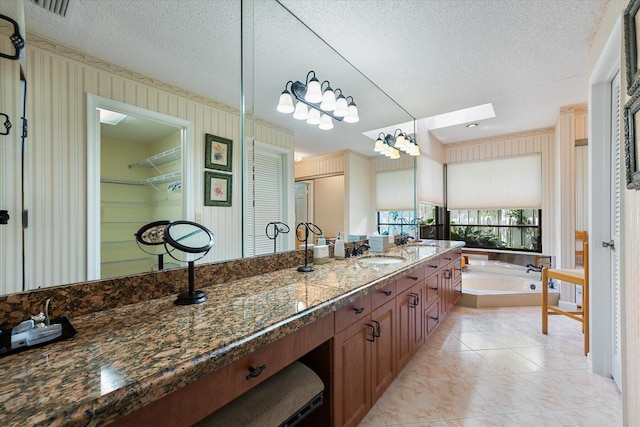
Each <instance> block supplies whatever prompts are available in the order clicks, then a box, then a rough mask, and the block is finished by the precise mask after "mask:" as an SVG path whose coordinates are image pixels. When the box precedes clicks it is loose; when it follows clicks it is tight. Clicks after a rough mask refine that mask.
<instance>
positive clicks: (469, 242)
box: [450, 209, 542, 252]
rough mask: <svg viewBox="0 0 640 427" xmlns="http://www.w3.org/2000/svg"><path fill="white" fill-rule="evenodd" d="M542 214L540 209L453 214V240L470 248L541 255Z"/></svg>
mask: <svg viewBox="0 0 640 427" xmlns="http://www.w3.org/2000/svg"><path fill="white" fill-rule="evenodd" d="M541 213H542V211H541V210H540V209H501V210H455V211H451V212H450V232H451V240H462V241H464V242H465V243H466V246H467V247H469V248H492V249H511V250H519V251H530V252H541V251H542V242H541V241H540V236H541V235H542V233H541V228H540V217H541Z"/></svg>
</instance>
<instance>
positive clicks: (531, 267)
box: [527, 264, 542, 273]
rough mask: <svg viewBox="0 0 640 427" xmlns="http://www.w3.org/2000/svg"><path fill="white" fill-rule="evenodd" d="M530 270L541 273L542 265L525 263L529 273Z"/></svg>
mask: <svg viewBox="0 0 640 427" xmlns="http://www.w3.org/2000/svg"><path fill="white" fill-rule="evenodd" d="M532 271H535V272H536V273H541V272H542V266H541V265H533V264H527V273H531V272H532Z"/></svg>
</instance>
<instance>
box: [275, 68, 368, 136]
mask: <svg viewBox="0 0 640 427" xmlns="http://www.w3.org/2000/svg"><path fill="white" fill-rule="evenodd" d="M294 99H295V101H296V102H295V106H294ZM277 110H278V111H279V112H281V113H285V114H289V113H293V118H294V119H297V120H306V121H307V123H308V124H310V125H319V127H320V129H322V130H329V129H333V120H337V121H339V122H341V121H343V120H344V121H345V122H347V123H356V122H358V121H359V120H360V117H359V116H358V106H357V105H356V103H355V102H354V100H353V97H352V96H346V97H345V96H344V94H343V93H342V89H339V88H338V89H335V90H333V89H332V88H331V83H329V81H328V80H325V81H323V82H322V83H320V82H319V81H318V79H317V78H316V73H315V71H309V73H307V79H306V81H305V83H302V82H299V81H295V82H294V81H292V80H289V81H288V82H287V83H286V84H285V86H284V90H283V91H282V93H281V94H280V101H279V102H278V107H277Z"/></svg>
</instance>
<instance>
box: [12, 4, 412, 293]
mask: <svg viewBox="0 0 640 427" xmlns="http://www.w3.org/2000/svg"><path fill="white" fill-rule="evenodd" d="M19 3H23V8H24V15H25V27H26V31H27V47H26V49H25V52H24V55H25V59H26V61H25V62H26V80H27V82H28V83H27V84H28V88H29V89H28V91H27V117H28V118H29V138H28V140H27V145H28V150H27V151H26V153H27V155H26V156H27V157H26V159H25V168H24V171H25V176H24V184H25V187H26V191H25V200H24V203H25V208H26V209H27V210H28V211H29V225H28V227H27V228H26V229H25V230H24V240H23V242H20V241H19V240H20V239H14V240H15V244H13V243H12V245H10V246H11V247H6V246H7V245H6V244H5V243H3V252H4V251H7V252H12V253H16V254H22V253H24V259H23V260H21V259H20V257H19V256H16V257H13V258H12V262H13V263H14V264H16V266H15V268H14V269H13V270H14V271H13V272H12V274H11V275H10V276H9V277H4V271H3V273H1V274H3V276H0V281H1V282H2V283H3V287H2V288H0V293H2V294H6V293H14V292H21V291H24V290H31V289H36V288H39V287H48V286H55V285H62V284H67V283H75V282H81V281H85V280H88V279H92V278H97V277H98V275H97V274H94V273H91V269H90V267H89V266H90V265H95V263H96V260H95V259H93V258H95V255H89V253H90V249H89V246H90V245H89V240H90V239H92V238H93V237H92V236H90V235H88V231H87V230H88V229H89V227H88V224H89V223H90V219H89V215H91V212H92V208H91V202H90V200H89V196H88V195H89V194H90V193H89V188H90V183H89V176H88V175H87V173H88V170H90V168H88V164H87V158H88V154H89V153H88V150H90V148H89V145H88V142H89V141H88V136H87V135H88V131H90V129H89V128H90V126H91V125H90V124H89V123H90V121H89V120H88V113H87V105H88V104H87V103H88V101H87V99H88V98H87V96H88V94H93V95H96V96H98V97H100V99H106V100H111V101H114V102H115V103H121V104H120V105H121V106H122V105H125V106H130V107H123V108H131V109H133V110H135V109H142V110H145V111H149V112H152V113H157V114H159V115H162V116H163V117H170V118H173V119H172V120H174V124H173V126H175V127H176V129H179V130H180V132H181V135H182V138H183V139H182V140H181V143H180V144H181V146H182V147H184V146H185V145H186V146H189V147H191V148H192V157H191V158H190V159H189V166H190V167H191V172H187V175H188V176H187V177H184V176H183V179H190V180H191V182H192V185H191V187H192V188H191V189H190V190H189V195H190V197H192V198H193V200H192V207H187V208H186V210H185V211H183V215H184V217H185V218H183V219H186V218H189V219H192V220H194V221H197V222H199V223H201V224H203V225H205V226H206V227H207V228H209V229H211V230H212V231H213V233H214V247H213V248H212V250H211V251H210V252H209V254H208V255H207V257H206V258H204V259H203V260H201V262H212V261H219V260H228V259H234V258H239V257H242V256H253V255H258V254H262V253H269V252H273V251H274V245H273V241H271V240H269V239H268V237H267V236H266V234H265V223H264V221H265V220H267V219H268V220H269V221H281V222H283V223H286V224H288V225H289V226H290V227H291V229H292V230H295V221H296V219H295V197H296V196H295V189H294V185H295V181H296V180H299V181H302V180H308V179H314V178H316V177H317V176H319V175H325V176H340V175H342V176H343V186H344V208H343V209H344V214H343V219H344V221H343V225H342V226H343V228H344V229H343V230H341V231H345V232H346V233H348V232H354V233H355V232H357V233H362V234H366V233H370V232H373V231H375V229H376V203H375V199H376V194H375V178H376V174H377V173H378V172H381V171H386V170H394V169H412V168H413V165H414V163H415V161H414V159H409V158H408V156H407V157H406V158H402V159H399V160H396V161H388V160H383V159H382V158H381V156H379V155H378V154H376V153H374V152H373V146H374V140H373V139H371V137H370V136H365V135H363V132H370V131H372V130H375V129H382V128H390V129H391V128H393V127H394V126H395V125H396V124H400V123H407V122H411V121H412V120H413V119H412V117H411V116H410V115H409V114H408V113H407V112H406V111H404V110H403V109H402V108H401V106H399V105H397V104H396V103H395V102H394V101H393V100H392V99H391V98H389V97H388V96H387V95H386V94H385V93H384V92H382V91H381V90H380V89H379V88H378V87H376V86H375V84H374V83H372V82H371V81H369V80H368V79H367V78H366V76H363V75H362V74H361V73H359V72H358V71H357V70H356V69H355V68H354V67H352V66H351V65H350V64H349V63H348V62H347V61H346V60H345V59H344V58H343V57H341V56H340V55H339V54H338V53H337V52H335V51H334V50H333V49H332V48H331V47H330V46H328V45H327V44H326V43H324V42H323V41H322V40H321V39H320V38H318V37H317V36H316V35H315V34H314V33H313V32H312V31H310V30H309V28H307V27H306V26H305V25H304V24H303V23H302V22H300V21H299V20H298V19H297V18H296V17H295V16H294V15H293V14H291V13H290V12H289V11H288V10H287V9H286V8H285V7H284V6H286V5H287V2H277V1H252V0H243V2H242V4H240V2H237V1H235V0H219V1H215V2H212V1H207V0H201V1H200V0H194V1H190V2H188V4H187V5H184V7H180V8H179V10H178V9H176V8H174V6H175V3H174V2H157V1H153V0H140V1H135V2H72V3H70V6H69V8H68V10H67V12H66V15H65V16H60V15H57V14H55V13H52V12H49V11H47V10H45V9H44V8H42V7H41V6H39V5H37V4H34V3H32V2H19ZM281 3H282V4H281ZM283 4H284V6H283ZM0 13H3V14H5V13H6V14H8V15H11V14H12V13H14V12H13V11H12V10H9V9H8V8H7V5H6V4H4V3H2V4H0ZM96 17H99V19H96ZM141 29H144V31H141ZM185 29H188V31H186V30H185ZM312 70H313V71H315V73H316V75H317V77H318V79H320V81H321V82H322V81H324V80H328V81H329V82H330V83H331V85H332V87H333V88H334V89H336V88H340V89H343V91H344V94H345V95H350V96H352V97H353V100H354V101H355V103H356V104H357V106H358V109H359V117H360V120H359V122H357V123H345V122H338V121H334V122H333V125H334V127H333V129H331V130H320V129H319V128H318V126H317V125H309V124H307V123H306V122H305V121H303V120H295V119H293V117H292V115H291V114H283V113H279V112H278V111H277V110H276V106H277V104H278V101H279V96H280V94H281V92H282V91H283V89H284V88H285V85H286V84H287V82H288V81H289V80H292V81H301V82H304V81H305V79H306V76H307V74H308V72H309V71H312ZM1 78H2V79H3V83H5V82H4V80H5V79H6V75H5V73H3V74H2V76H1ZM18 80H19V79H18ZM16 84H17V85H18V86H19V82H17V83H16ZM243 108H244V112H245V114H246V115H245V116H244V117H245V119H246V120H244V121H243V120H242V118H243V116H242V114H241V112H242V111H243ZM185 123H189V124H190V125H186V124H185ZM188 126H191V128H190V129H191V134H190V135H189V132H186V134H185V132H184V130H185V129H187V128H188ZM405 130H406V131H410V130H409V129H405ZM392 131H393V129H391V132H392ZM207 134H210V135H214V136H217V137H221V138H224V139H226V140H230V141H232V148H233V150H232V153H233V156H232V159H231V165H230V170H226V171H218V170H215V169H213V170H210V169H209V168H207V167H206V164H207V162H206V160H207V159H206V158H205V157H206V156H205V154H206V147H205V136H206V135H207ZM335 153H339V154H338V155H335ZM183 155H184V153H183ZM296 156H302V157H304V160H303V161H302V162H301V163H303V162H313V159H323V158H328V159H330V158H333V159H337V160H327V161H326V162H324V166H323V162H322V161H321V160H319V161H318V162H317V165H320V166H318V167H321V168H322V167H326V164H328V163H331V162H333V164H340V165H341V166H340V167H338V168H337V169H336V168H334V169H331V170H330V171H329V172H326V173H324V172H322V171H318V172H317V173H316V172H313V173H309V172H302V174H303V175H304V176H301V177H296V175H297V174H298V172H297V170H298V169H299V168H298V166H297V164H296V163H295V162H294V157H296ZM332 156H333V157H332ZM183 159H184V158H183ZM310 159H311V160H310ZM394 162H396V163H394ZM3 166H4V165H3ZM184 167H185V166H184V160H183V168H184ZM307 169H310V168H309V167H307ZM185 170H186V169H183V172H185ZM205 171H209V172H211V171H212V172H215V173H218V174H222V175H226V176H228V179H229V180H230V182H231V186H230V188H231V189H232V192H231V194H229V201H230V204H231V206H208V205H205V199H206V198H207V194H205V190H206V189H207V188H208V186H207V183H206V182H205ZM269 174H270V175H269ZM183 175H184V173H183ZM12 176H16V174H14V175H12ZM265 176H269V177H270V178H269V179H261V178H262V177H265ZM298 178H300V179H298ZM176 182H177V181H176ZM171 183H173V182H171ZM171 183H168V184H171ZM21 185H22V183H20V182H12V183H4V182H3V188H2V191H3V192H14V193H16V194H18V193H20V191H21V190H20V189H21ZM402 185H403V186H411V188H413V186H414V182H410V183H402ZM9 187H10V188H9ZM116 193H118V192H116ZM414 193H415V192H414ZM184 194H185V192H184V191H183V192H182V195H183V196H184ZM114 200H116V201H118V199H114ZM327 203H334V202H333V201H327ZM411 203H412V204H413V206H415V202H414V201H413V200H411ZM114 205H116V204H115V203H114ZM186 206H188V204H187V205H186ZM252 207H255V209H253V210H252ZM95 209H98V210H101V209H103V207H95V206H94V207H93V211H95ZM19 216H20V215H19V212H17V215H14V216H12V219H15V220H16V221H17V220H18V218H19ZM152 219H154V220H155V219H159V218H156V217H153V218H152ZM93 220H94V218H93V217H92V219H91V221H93ZM130 237H131V242H132V243H135V240H134V239H135V237H134V236H133V235H131V236H130ZM328 237H330V236H328ZM279 239H281V241H279V242H276V245H275V250H276V251H282V250H291V249H294V248H295V235H294V234H293V233H289V234H285V235H281V236H280V237H279ZM21 262H23V264H22V265H18V264H19V263H21ZM149 268H150V269H151V268H152V266H151V265H150V266H149ZM23 271H24V274H23V273H22V272H23ZM111 274H113V275H116V276H117V275H119V274H120V273H118V272H114V273H111ZM126 274H129V273H126ZM109 275H110V274H109V273H104V274H103V273H102V272H101V273H100V275H99V277H102V278H106V277H108V276H109Z"/></svg>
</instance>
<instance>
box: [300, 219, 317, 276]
mask: <svg viewBox="0 0 640 427" xmlns="http://www.w3.org/2000/svg"><path fill="white" fill-rule="evenodd" d="M303 229H304V239H303V238H302V237H301V234H302V233H301V232H302V230H303ZM309 234H315V235H316V236H320V235H322V230H321V229H320V227H318V226H317V225H315V224H314V223H312V222H301V223H300V224H298V226H297V227H296V238H297V239H298V241H299V242H304V265H301V266H300V267H298V271H300V272H301V273H309V272H311V271H313V270H314V268H313V267H311V266H310V265H309V262H308V257H309V251H308V250H307V249H308V243H309Z"/></svg>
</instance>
